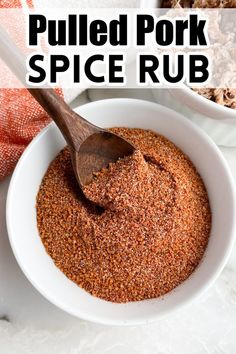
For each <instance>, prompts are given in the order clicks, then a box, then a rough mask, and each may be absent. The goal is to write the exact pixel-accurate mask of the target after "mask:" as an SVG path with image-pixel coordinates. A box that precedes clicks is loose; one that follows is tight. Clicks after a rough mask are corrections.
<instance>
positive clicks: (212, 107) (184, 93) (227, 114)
mask: <svg viewBox="0 0 236 354" xmlns="http://www.w3.org/2000/svg"><path fill="white" fill-rule="evenodd" d="M168 90H169V91H170V92H171V94H173V96H175V97H176V98H177V99H178V100H180V101H181V102H182V103H184V104H185V105H186V106H188V107H190V108H192V110H194V111H198V112H199V113H201V114H203V115H205V116H206V117H210V118H211V119H214V120H218V121H226V120H231V121H233V120H235V121H236V110H235V109H232V108H229V107H225V106H223V105H220V104H219V103H216V102H214V101H211V100H209V99H208V98H206V97H204V96H202V95H200V94H199V93H197V92H195V91H193V90H192V89H191V88H190V87H188V86H186V85H182V86H181V87H176V88H168ZM185 100H186V101H185ZM193 102H195V103H199V104H200V106H199V107H197V108H196V107H194V108H193V107H192V103H193Z"/></svg>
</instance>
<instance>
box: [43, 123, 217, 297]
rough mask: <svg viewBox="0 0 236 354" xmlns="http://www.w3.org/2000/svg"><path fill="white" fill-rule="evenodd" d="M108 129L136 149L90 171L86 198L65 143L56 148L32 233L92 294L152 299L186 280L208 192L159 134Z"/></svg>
mask: <svg viewBox="0 0 236 354" xmlns="http://www.w3.org/2000/svg"><path fill="white" fill-rule="evenodd" d="M111 130H112V131H113V132H115V133H117V134H119V135H120V136H123V137H124V138H126V139H128V140H129V141H131V142H132V143H133V144H134V145H135V146H136V147H137V151H136V152H135V153H134V154H133V155H132V156H130V157H126V158H124V159H121V160H119V161H118V162H117V163H116V164H111V165H110V166H109V167H108V168H107V169H104V170H103V171H101V172H100V173H98V174H97V176H96V177H95V179H94V181H93V182H92V183H91V184H90V185H88V186H87V187H86V188H85V190H84V192H85V195H86V196H87V198H89V199H90V201H89V200H88V199H86V198H85V197H84V195H83V194H82V192H81V191H80V190H79V187H78V185H77V182H76V180H75V177H74V174H73V169H72V165H71V161H70V154H69V150H68V149H67V148H66V149H64V150H63V151H62V152H60V154H59V155H58V156H57V158H56V159H55V160H54V161H53V162H52V163H51V165H50V166H49V168H48V171H47V172H46V175H45V177H44V179H43V181H42V184H41V186H40V190H39V193H38V197H37V222H38V229H39V233H40V236H41V239H42V242H43V244H44V246H45V249H46V250H47V252H48V254H49V255H50V256H51V257H52V259H53V261H54V262H55V264H56V266H57V267H59V268H60V269H61V271H62V272H63V273H64V274H65V275H66V276H67V277H68V278H70V279H71V280H73V281H74V282H76V283H77V284H78V285H79V286H81V287H82V288H84V289H85V290H87V291H88V292H90V293H91V294H92V295H94V296H97V297H100V298H102V299H105V300H108V301H113V302H128V301H137V300H143V299H150V298H155V297H158V296H160V295H164V294H165V293H167V292H169V291H170V290H172V289H173V288H175V287H176V286H177V285H179V284H180V283H181V282H183V281H184V280H185V279H187V278H188V277H189V276H190V274H191V273H192V272H193V271H194V269H195V268H196V267H197V265H198V264H199V262H200V260H201V258H202V256H203V254H204V251H205V249H206V246H207V243H208V238H209V234H210V228H211V212H210V207H209V202H208V197H207V192H206V189H205V187H204V184H203V182H202V180H201V177H200V176H199V174H198V173H197V171H196V169H195V168H194V166H193V164H192V163H191V161H190V160H189V159H188V158H187V157H186V155H184V154H183V153H182V152H181V151H180V150H179V149H178V148H177V147H176V146H175V145H174V144H173V143H171V142H170V141H168V140H167V139H166V138H164V137H163V136H160V135H158V134H156V133H154V132H151V131H146V130H141V129H128V128H113V129H111ZM91 201H94V202H95V203H96V204H95V203H93V202H91ZM98 205H99V206H98Z"/></svg>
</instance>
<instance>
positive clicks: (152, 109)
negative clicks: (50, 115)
mask: <svg viewBox="0 0 236 354" xmlns="http://www.w3.org/2000/svg"><path fill="white" fill-rule="evenodd" d="M76 111H78V112H79V113H80V114H81V115H83V116H84V117H86V118H87V119H88V120H89V121H91V122H93V123H95V124H97V125H99V126H101V127H111V126H126V127H138V128H144V129H152V130H154V131H157V132H159V133H161V134H163V135H164V136H166V137H167V138H169V139H170V140H171V141H173V142H174V143H175V144H176V145H177V146H179V147H180V148H181V149H182V150H183V151H184V152H185V153H186V154H187V155H188V156H189V157H190V159H191V160H192V161H193V163H194V164H195V166H196V167H197V169H198V171H199V173H200V174H201V176H202V178H203V180H204V182H205V185H206V187H207V190H208V194H209V199H210V204H211V209H212V213H213V220H212V223H213V224H212V230H211V236H210V240H209V245H208V247H207V250H206V253H205V256H204V258H203V260H202V262H201V264H200V265H199V266H198V268H197V269H196V271H195V272H194V273H193V274H192V275H191V276H190V277H189V278H188V279H187V280H186V281H185V282H184V283H182V284H181V285H180V286H179V287H177V288H176V289H175V290H173V291H172V292H170V293H169V294H167V295H165V296H164V297H162V298H157V299H153V300H145V301H141V302H133V303H127V304H114V303H111V302H106V301H104V300H100V299H98V298H96V297H93V296H91V295H90V294H89V293H87V292H86V291H84V290H83V289H81V288H80V287H78V286H77V285H76V284H74V283H73V282H72V281H70V280H69V279H68V278H66V276H65V275H64V274H63V273H62V272H61V271H60V270H59V269H58V268H57V267H56V266H55V265H54V263H53V261H52V259H51V258H50V257H49V256H48V254H47V253H46V251H45V249H44V246H43V244H42V242H41V239H40V236H39V233H38V230H37V224H36V211H35V198H36V194H37V192H38V189H39V185H40V182H41V180H42V177H43V175H44V173H45V172H46V170H47V167H48V165H49V163H50V162H51V161H52V159H53V158H54V157H55V156H56V155H57V154H58V152H59V151H60V150H61V149H62V148H63V147H64V145H65V141H64V139H63V138H62V136H61V133H60V132H59V130H58V129H57V128H56V126H55V125H54V124H50V125H49V126H48V127H47V128H46V129H44V130H43V131H42V132H41V133H40V134H39V135H38V136H37V137H36V138H35V139H34V140H33V142H32V143H31V144H30V146H29V147H28V148H27V149H26V151H25V152H24V154H23V156H22V157H21V159H20V161H19V163H18V165H17V167H16V169H15V171H14V174H13V177H12V180H11V183H10V187H9V192H8V197H7V228H8V233H9V238H10V243H11V246H12V249H13V252H14V254H15V257H16V259H17V261H18V263H19V265H20V267H21V268H22V270H23V272H24V273H25V275H26V276H27V278H28V279H29V280H30V282H31V283H32V284H33V285H34V286H35V287H36V289H38V291H39V292H40V293H41V294H42V295H44V296H45V297H46V298H47V299H48V300H50V301H51V302H52V303H54V304H55V305H57V306H58V307H60V308H61V309H63V310H65V311H67V312H68V313H70V314H72V315H75V316H77V317H80V318H83V319H87V320H90V321H94V322H99V323H103V324H113V325H127V324H142V323H147V322H150V321H154V320H157V319H159V318H160V317H161V316H163V315H166V314H168V313H171V312H172V311H173V310H176V309H179V308H180V307H181V306H182V305H184V304H187V303H188V302H190V301H192V300H193V299H194V298H196V297H197V296H198V295H200V294H202V293H203V292H204V291H205V290H206V289H207V288H208V287H209V286H210V285H211V284H212V283H213V282H214V281H215V279H216V278H217V276H218V275H219V273H220V272H221V270H222V268H223V267H224V265H225V263H226V261H227V259H228V257H229V253H230V250H231V248H232V244H233V239H234V235H235V212H236V208H235V193H234V184H233V180H232V177H231V174H230V171H229V168H228V166H227V164H226V162H225V160H224V158H223V157H222V155H221V152H220V151H219V150H218V148H217V147H216V145H215V144H214V143H213V142H212V140H211V139H210V138H209V137H208V136H207V135H206V134H205V133H204V132H202V131H201V130H200V129H199V128H198V127H196V126H194V125H193V124H192V123H191V122H190V121H188V120H187V119H186V118H184V117H182V116H181V115H179V114H177V113H175V112H174V111H171V110H169V109H167V108H165V107H162V106H160V105H157V104H155V103H150V102H146V101H139V100H131V99H111V100H104V101H99V102H93V103H89V104H86V105H84V106H82V107H79V108H78V109H76Z"/></svg>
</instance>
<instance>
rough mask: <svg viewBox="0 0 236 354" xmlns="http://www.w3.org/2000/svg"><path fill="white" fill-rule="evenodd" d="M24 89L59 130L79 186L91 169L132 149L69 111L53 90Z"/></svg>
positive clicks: (114, 135) (92, 170)
mask: <svg viewBox="0 0 236 354" xmlns="http://www.w3.org/2000/svg"><path fill="white" fill-rule="evenodd" d="M28 90H29V92H30V93H31V95H32V96H34V98H35V99H36V100H37V101H38V102H39V104H40V105H41V106H42V107H43V108H44V109H45V111H46V112H47V113H48V114H49V115H50V117H51V118H52V119H53V120H54V122H55V123H56V124H57V126H58V128H59V129H60V131H61V132H62V134H63V136H64V138H65V140H66V142H67V144H68V145H69V147H70V152H71V159H72V164H73V167H74V172H75V175H76V178H77V181H78V182H79V184H80V186H81V187H82V188H83V186H85V185H86V184H88V183H90V182H91V180H92V179H93V174H94V172H98V171H100V170H101V169H102V168H104V167H107V166H108V164H109V163H110V162H116V161H117V160H118V159H119V158H120V157H124V156H127V155H130V154H132V153H133V152H134V150H135V148H134V146H133V145H131V144H130V143H129V142H128V141H127V140H125V139H123V138H121V137H119V136H118V135H116V134H114V133H111V132H110V131H108V130H106V129H102V128H99V127H97V126H96V125H93V124H91V123H89V122H88V121H87V120H85V119H84V118H82V117H81V116H80V115H78V114H77V113H75V112H74V111H72V109H71V108H70V107H69V106H68V105H67V104H66V103H65V101H64V100H63V99H62V98H61V97H59V96H58V95H57V94H56V93H55V91H54V90H52V89H28Z"/></svg>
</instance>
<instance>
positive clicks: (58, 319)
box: [0, 91, 236, 354]
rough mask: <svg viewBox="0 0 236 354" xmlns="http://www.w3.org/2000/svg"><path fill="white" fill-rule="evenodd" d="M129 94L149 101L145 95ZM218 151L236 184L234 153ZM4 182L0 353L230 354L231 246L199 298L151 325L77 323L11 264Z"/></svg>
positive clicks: (235, 335)
mask: <svg viewBox="0 0 236 354" xmlns="http://www.w3.org/2000/svg"><path fill="white" fill-rule="evenodd" d="M96 95H97V93H96ZM98 95H99V94H98ZM121 95H122V96H124V95H125V93H122V94H121ZM133 95H134V96H139V97H140V96H141V97H142V98H144V97H145V98H147V99H152V96H151V94H150V93H148V91H145V93H143V92H141V91H140V92H139V93H135V94H132V96H133ZM92 96H94V93H93V92H92V93H90V97H92ZM84 100H86V97H85V96H84V97H83V101H84ZM77 102H78V101H77ZM221 150H222V152H223V154H224V156H225V158H226V160H227V161H228V163H229V165H230V168H231V170H232V173H233V175H234V178H235V181H236V148H221ZM8 183H9V178H8V179H7V180H5V181H3V182H1V183H0V317H1V319H0V353H1V354H26V353H27V354H28V353H29V354H80V353H83V354H95V353H96V354H106V353H109V354H136V353H140V354H185V353H186V354H235V353H236V247H235V248H234V251H233V253H232V255H231V258H230V261H229V263H228V265H227V266H226V267H225V269H224V271H223V272H222V274H221V276H220V278H219V279H218V280H217V282H216V283H215V285H214V286H213V287H212V288H211V289H210V290H209V291H208V292H207V293H206V294H205V295H203V296H202V298H200V299H199V300H198V301H196V302H195V303H193V304H192V305H190V306H188V307H186V308H184V309H182V310H180V311H179V312H177V313H174V314H173V315H171V316H169V317H167V318H165V319H163V320H161V321H159V322H157V323H154V324H151V325H145V326H138V327H111V326H102V325H97V324H93V323H89V322H85V321H81V320H79V319H76V318H73V317H71V316H69V315H67V314H66V313H64V312H62V311H61V310H59V309H57V308H56V307H55V306H53V305H52V304H50V303H49V302H48V301H47V300H45V299H44V298H43V297H42V296H41V295H40V294H39V293H38V292H37V291H36V290H35V289H34V288H33V286H32V285H31V284H30V283H29V282H28V280H27V279H26V278H25V276H24V275H23V273H22V272H21V270H20V268H19V266H18V265H17V263H16V261H15V258H14V256H13V254H12V251H11V248H10V245H9V241H8V236H7V231H6V223H5V202H6V194H7V189H8ZM19 237H20V235H19Z"/></svg>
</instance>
